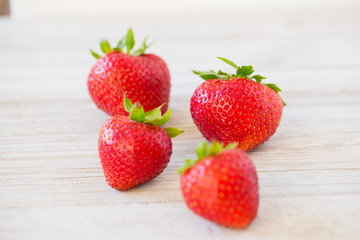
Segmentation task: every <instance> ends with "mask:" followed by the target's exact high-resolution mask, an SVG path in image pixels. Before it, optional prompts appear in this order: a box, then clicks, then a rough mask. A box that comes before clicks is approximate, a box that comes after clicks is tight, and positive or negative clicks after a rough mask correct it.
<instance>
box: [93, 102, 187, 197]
mask: <svg viewBox="0 0 360 240" xmlns="http://www.w3.org/2000/svg"><path fill="white" fill-rule="evenodd" d="M124 103H125V104H124V105H125V110H126V111H128V112H129V113H130V115H129V117H126V116H122V115H119V116H114V117H112V118H110V119H109V120H107V121H106V122H105V124H104V125H103V126H102V128H101V130H100V136H99V143H98V144H99V156H100V160H101V164H102V167H103V170H104V174H105V177H106V181H107V182H108V183H109V185H110V186H111V187H113V188H115V189H117V190H121V191H124V190H128V189H130V188H133V187H135V186H137V185H140V184H142V183H145V182H147V181H149V180H151V179H153V178H155V177H156V176H158V175H159V174H160V173H161V172H162V171H163V170H164V169H165V167H166V166H167V164H168V163H169V160H170V156H171V153H172V143H171V139H170V138H171V137H175V136H177V135H179V134H180V133H182V132H183V131H180V130H178V129H176V128H165V129H163V128H161V127H160V126H161V125H163V124H165V123H166V122H167V121H168V120H169V118H170V114H171V110H170V109H169V110H167V112H166V113H165V114H164V115H162V116H161V110H160V109H161V107H162V105H161V106H159V107H158V108H155V109H153V110H151V111H148V112H144V108H143V107H142V106H141V105H140V104H138V103H135V104H134V105H133V104H132V103H131V101H130V100H129V99H127V98H126V97H124Z"/></svg>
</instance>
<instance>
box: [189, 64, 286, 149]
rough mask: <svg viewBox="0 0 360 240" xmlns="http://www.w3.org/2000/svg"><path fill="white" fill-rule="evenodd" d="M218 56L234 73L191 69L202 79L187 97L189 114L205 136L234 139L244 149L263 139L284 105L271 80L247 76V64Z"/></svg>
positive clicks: (249, 69)
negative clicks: (240, 63)
mask: <svg viewBox="0 0 360 240" xmlns="http://www.w3.org/2000/svg"><path fill="white" fill-rule="evenodd" d="M219 59H221V60H223V61H224V62H226V63H228V64H229V65H231V66H232V67H234V68H236V69H237V70H236V74H228V73H225V72H223V71H221V70H220V71H218V73H215V72H214V71H210V72H199V71H194V73H195V74H198V75H199V76H200V77H202V78H203V79H205V80H206V81H205V82H203V83H202V84H200V86H199V87H198V88H197V89H196V90H195V92H194V94H193V96H192V98H191V102H190V111H191V116H192V118H193V120H194V123H195V125H196V126H197V127H198V129H199V130H200V132H201V133H202V135H203V136H204V137H205V138H206V139H207V140H209V141H212V140H217V141H219V142H223V143H224V144H228V143H231V142H238V143H239V147H240V148H241V149H243V150H244V151H248V150H250V149H252V148H254V147H256V146H258V145H260V144H262V143H264V142H265V141H266V140H267V139H268V138H269V137H271V136H272V135H273V134H274V133H275V131H276V129H277V127H278V126H279V123H280V119H281V115H282V110H283V107H284V102H283V101H282V99H281V98H280V96H279V94H278V92H280V91H281V90H280V88H278V87H277V86H276V85H275V84H272V83H270V84H265V83H261V81H262V79H265V78H264V77H262V76H260V75H254V76H251V74H252V73H253V72H254V70H253V67H252V66H251V65H250V66H242V67H240V66H237V65H236V64H235V63H234V62H232V61H229V60H227V59H225V58H219ZM253 79H254V80H255V81H254V80H253Z"/></svg>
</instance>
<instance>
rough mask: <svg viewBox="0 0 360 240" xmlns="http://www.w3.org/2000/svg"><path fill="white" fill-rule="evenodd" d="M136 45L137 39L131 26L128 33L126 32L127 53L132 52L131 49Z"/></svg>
mask: <svg viewBox="0 0 360 240" xmlns="http://www.w3.org/2000/svg"><path fill="white" fill-rule="evenodd" d="M134 45H135V39H134V33H133V30H132V29H131V28H129V30H128V32H127V34H126V50H127V54H129V53H130V51H131V49H133V47H134Z"/></svg>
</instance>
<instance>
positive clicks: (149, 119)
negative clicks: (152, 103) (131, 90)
mask: <svg viewBox="0 0 360 240" xmlns="http://www.w3.org/2000/svg"><path fill="white" fill-rule="evenodd" d="M163 106H164V104H162V105H161V106H159V107H157V108H155V109H152V110H150V111H147V112H145V111H144V108H143V107H142V106H141V105H140V104H139V103H134V104H133V103H132V102H131V101H130V99H128V98H127V97H126V94H124V108H125V110H126V111H127V112H129V118H130V119H131V120H133V121H136V122H139V123H145V124H148V125H155V126H162V125H164V124H165V123H167V122H168V121H169V119H170V116H171V109H170V108H169V109H168V110H167V111H166V112H165V113H164V114H163V115H161V108H162V107H163ZM164 130H165V131H166V132H167V133H168V135H169V136H170V137H171V138H174V137H176V136H178V135H179V134H181V133H183V132H184V131H183V130H179V129H177V128H173V127H169V128H164Z"/></svg>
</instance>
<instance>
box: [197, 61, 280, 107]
mask: <svg viewBox="0 0 360 240" xmlns="http://www.w3.org/2000/svg"><path fill="white" fill-rule="evenodd" d="M218 59H220V60H221V61H223V62H225V63H226V64H228V65H230V66H232V67H233V68H235V69H236V73H235V74H231V73H226V72H223V71H222V70H219V71H218V72H217V73H216V72H214V71H212V70H210V71H196V70H192V71H193V73H195V74H196V75H199V77H201V78H202V79H204V80H210V79H224V80H230V79H234V78H247V79H249V80H255V81H256V82H257V83H260V84H262V85H264V86H267V87H269V88H271V89H272V90H274V91H275V92H276V93H279V92H281V89H280V88H279V87H278V86H277V85H276V84H274V83H262V80H263V79H266V77H263V76H261V75H253V76H251V74H253V73H254V71H255V70H254V68H253V66H251V65H249V66H238V65H237V64H236V63H234V62H233V61H231V60H228V59H226V58H223V57H218ZM281 100H282V99H281ZM282 102H283V105H284V106H286V104H285V102H284V101H283V100H282Z"/></svg>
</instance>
